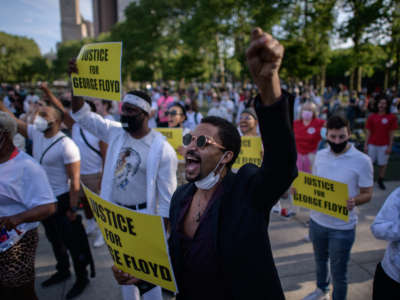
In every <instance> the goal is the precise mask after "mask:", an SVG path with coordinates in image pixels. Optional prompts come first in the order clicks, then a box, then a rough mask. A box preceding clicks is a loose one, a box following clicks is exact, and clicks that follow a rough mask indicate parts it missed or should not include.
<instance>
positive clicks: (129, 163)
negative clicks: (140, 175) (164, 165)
mask: <svg viewBox="0 0 400 300" xmlns="http://www.w3.org/2000/svg"><path fill="white" fill-rule="evenodd" d="M141 162H142V159H141V157H140V154H139V153H138V152H137V151H135V150H134V149H132V148H130V147H124V148H122V150H121V152H120V154H119V155H118V160H117V166H116V168H115V172H114V186H115V187H116V188H117V189H119V190H123V191H126V187H127V186H128V184H129V182H130V181H131V180H132V178H133V177H134V176H135V175H136V173H137V172H138V170H139V167H140V164H141Z"/></svg>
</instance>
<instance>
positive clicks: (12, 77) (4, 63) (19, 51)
mask: <svg viewBox="0 0 400 300" xmlns="http://www.w3.org/2000/svg"><path fill="white" fill-rule="evenodd" d="M36 58H40V51H39V47H38V45H37V44H36V43H35V42H34V41H33V40H32V39H28V38H26V37H19V36H15V35H10V34H7V33H4V32H0V82H5V81H8V82H15V81H22V79H23V78H21V77H20V76H21V75H22V73H21V70H22V69H23V68H26V67H27V66H30V65H32V64H33V63H36V64H37V63H38V61H37V60H36ZM32 71H33V72H35V70H32ZM34 74H35V73H34ZM34 74H32V76H33V75H34Z"/></svg>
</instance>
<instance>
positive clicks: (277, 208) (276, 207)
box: [272, 201, 281, 214]
mask: <svg viewBox="0 0 400 300" xmlns="http://www.w3.org/2000/svg"><path fill="white" fill-rule="evenodd" d="M272 212H273V213H275V214H280V213H281V202H280V201H278V202H277V203H276V204H275V205H274V206H272Z"/></svg>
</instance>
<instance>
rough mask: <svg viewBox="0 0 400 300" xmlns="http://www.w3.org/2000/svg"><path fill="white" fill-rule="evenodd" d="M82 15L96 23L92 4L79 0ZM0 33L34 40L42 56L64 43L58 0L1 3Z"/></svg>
mask: <svg viewBox="0 0 400 300" xmlns="http://www.w3.org/2000/svg"><path fill="white" fill-rule="evenodd" d="M79 2H80V3H79V5H80V11H81V15H82V16H83V17H84V18H85V19H86V20H89V21H93V11H92V0H80V1H79ZM0 3H1V4H2V5H1V9H0V31H3V32H6V33H9V34H14V35H19V36H21V35H22V36H26V37H28V38H31V39H34V40H35V42H36V43H37V44H38V45H39V48H40V52H41V53H42V54H46V53H49V52H50V50H51V49H53V51H56V44H57V43H58V42H60V41H61V26H60V22H61V18H60V7H59V0H11V1H8V0H0Z"/></svg>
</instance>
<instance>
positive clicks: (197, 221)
mask: <svg viewBox="0 0 400 300" xmlns="http://www.w3.org/2000/svg"><path fill="white" fill-rule="evenodd" d="M198 207H199V210H198V212H197V214H196V219H195V221H196V223H200V218H201V207H200V199H199V201H198Z"/></svg>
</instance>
